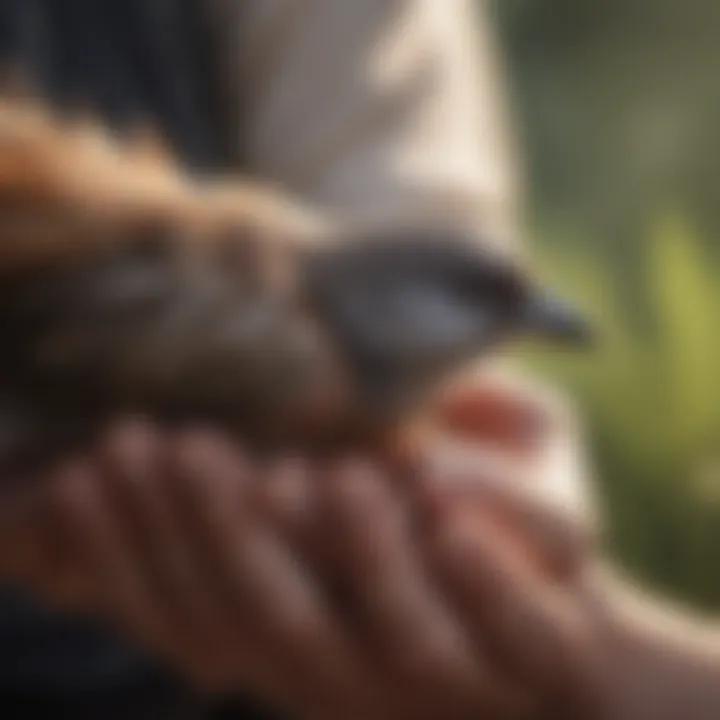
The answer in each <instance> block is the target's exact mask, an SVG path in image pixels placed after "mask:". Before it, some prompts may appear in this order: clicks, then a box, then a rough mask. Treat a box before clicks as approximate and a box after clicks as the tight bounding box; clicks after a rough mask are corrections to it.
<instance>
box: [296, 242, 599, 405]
mask: <svg viewBox="0 0 720 720" xmlns="http://www.w3.org/2000/svg"><path fill="white" fill-rule="evenodd" d="M306 274H307V280H308V286H309V290H310V294H311V299H312V302H313V303H314V306H315V311H316V312H317V313H318V314H319V316H320V317H321V318H322V319H323V320H324V322H325V324H326V327H327V328H328V329H329V331H330V333H331V334H332V335H333V336H334V339H335V341H336V344H337V346H338V347H340V348H341V349H342V351H343V352H344V355H345V357H344V359H345V361H346V363H347V364H348V366H349V367H350V368H351V369H352V371H353V373H354V378H355V381H356V383H357V385H358V387H359V390H360V394H361V397H362V398H363V399H364V400H365V401H366V402H367V403H369V404H370V405H371V406H372V408H373V409H374V410H376V411H377V410H380V411H383V412H388V413H397V412H398V411H400V410H401V409H402V408H404V407H407V406H408V405H411V406H412V405H414V404H417V403H418V402H419V401H420V400H421V399H422V398H424V397H425V396H426V395H427V394H428V393H429V392H431V391H432V390H433V389H435V388H436V387H438V385H439V384H441V383H442V381H443V380H445V379H448V378H449V377H450V376H452V375H454V374H455V373H456V372H457V371H458V370H459V369H461V368H462V367H463V366H464V365H467V364H470V363H473V362H475V361H476V360H477V359H479V358H481V357H484V356H485V355H487V354H488V353H491V352H492V351H494V350H496V349H497V348H499V347H501V346H503V345H504V344H505V343H507V342H508V341H510V340H513V339H533V338H535V339H539V340H541V341H549V342H552V343H558V344H563V345H567V346H581V345H584V344H585V343H586V342H587V341H588V340H589V339H590V337H591V333H590V328H589V325H588V324H587V323H586V322H585V320H584V319H583V318H582V317H581V316H580V315H579V314H578V313H577V312H576V311H575V310H574V309H573V308H572V307H571V306H570V305H568V304H567V303H565V302H563V301H562V300H560V299H559V298H556V297H554V296H553V295H552V294H551V293H549V292H548V291H547V290H546V289H545V288H543V287H542V286H541V285H540V284H539V283H538V282H537V281H536V280H535V279H533V278H532V276H531V274H530V273H528V272H527V271H526V270H525V268H523V267H522V265H521V264H520V263H519V262H518V261H517V260H516V259H515V258H512V257H510V256H509V255H507V254H503V253H501V252H498V251H497V250H493V249H491V248H490V246H489V245H484V244H482V243H479V242H478V241H477V240H474V239H470V238H469V237H468V236H467V235H465V234H463V233H462V232H460V231H456V230H447V229H445V230H435V231H428V230H425V231H422V232H416V231H413V230H400V231H398V230H391V231H386V232H385V233H373V234H371V236H369V237H368V236H355V237H351V238H348V239H345V240H344V241H343V242H340V243H333V244H332V245H330V246H329V247H324V248H322V249H320V250H317V251H315V252H311V253H310V254H309V256H308V257H307V265H306Z"/></svg>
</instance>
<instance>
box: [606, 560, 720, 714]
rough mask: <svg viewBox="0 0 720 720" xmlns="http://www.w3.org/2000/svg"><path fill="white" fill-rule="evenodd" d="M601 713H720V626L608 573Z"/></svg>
mask: <svg viewBox="0 0 720 720" xmlns="http://www.w3.org/2000/svg"><path fill="white" fill-rule="evenodd" d="M602 582H603V585H604V591H603V600H602V604H603V608H602V610H601V612H600V616H601V617H602V618H603V619H602V621H601V623H600V628H599V630H600V632H601V634H602V638H603V647H604V649H605V653H604V657H603V659H602V661H601V666H602V677H603V682H602V688H603V691H602V693H601V694H602V695H603V700H602V703H603V705H604V707H603V709H602V712H601V717H600V720H647V719H649V718H652V719H653V720H715V719H716V718H718V717H720V627H719V626H718V625H717V624H714V623H712V622H710V621H706V620H703V619H700V618H699V617H693V616H692V615H691V614H690V613H687V612H685V611H682V610H680V609H678V608H675V607H671V606H670V605H668V604H663V603H661V602H658V601H656V600H654V599H651V598H650V597H647V596H644V595H642V594H641V593H640V592H638V591H636V590H634V589H633V588H632V586H631V585H630V584H629V583H626V582H624V581H622V580H620V579H618V578H617V577H616V576H614V575H613V576H609V574H605V575H604V577H603V581H602Z"/></svg>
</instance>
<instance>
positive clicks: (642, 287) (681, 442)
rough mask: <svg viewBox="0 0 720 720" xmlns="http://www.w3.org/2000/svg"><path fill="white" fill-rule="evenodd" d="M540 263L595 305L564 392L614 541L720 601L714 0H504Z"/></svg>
mask: <svg viewBox="0 0 720 720" xmlns="http://www.w3.org/2000/svg"><path fill="white" fill-rule="evenodd" d="M492 11H493V13H494V15H495V18H496V22H497V24H498V26H499V28H500V31H501V35H502V38H503V39H504V51H505V54H506V60H507V62H508V66H509V74H510V87H511V91H512V93H513V95H514V97H513V100H514V104H515V111H516V113H517V114H518V115H519V122H520V130H521V133H522V142H523V145H524V148H523V149H524V151H525V156H526V159H527V163H528V170H529V173H530V180H531V182H530V189H531V194H532V197H531V206H530V214H529V225H530V227H529V234H530V236H531V238H532V240H533V243H534V244H533V249H534V252H535V254H536V255H537V259H538V262H539V263H540V265H541V267H542V268H543V271H544V272H545V273H546V274H547V275H548V276H549V277H550V278H551V279H553V280H554V281H555V282H556V283H558V284H559V285H560V286H562V287H564V288H565V290H566V292H569V293H570V294H571V296H572V297H575V298H577V299H578V301H579V302H580V303H581V305H584V307H585V308H586V309H587V310H588V312H589V313H590V314H591V316H593V317H595V318H596V320H597V322H598V323H599V325H600V328H601V333H602V336H603V337H602V345H601V346H600V347H599V348H598V349H597V350H596V351H594V352H592V353H590V354H589V355H588V356H587V357H582V358H581V357H572V358H571V357H558V356H557V354H553V355H552V356H550V355H548V356H547V357H544V356H537V357H531V358H530V359H529V360H530V362H532V363H533V364H535V365H536V366H538V367H540V368H541V370H542V371H543V372H545V373H547V374H548V375H550V376H551V377H553V378H555V379H557V380H558V381H559V382H560V383H562V384H565V385H566V386H568V387H569V388H571V390H572V391H573V392H574V394H575V396H576V398H577V399H578V401H579V403H580V405H581V408H582V410H583V412H584V414H585V417H586V419H587V422H588V424H589V426H590V428H591V430H592V437H593V438H594V443H595V448H594V450H595V458H596V466H597V469H598V478H599V481H600V483H601V489H602V497H603V500H604V503H605V510H606V511H607V519H608V543H609V547H610V550H611V552H612V553H613V554H614V556H615V557H616V558H617V559H619V561H620V562H621V563H622V564H623V565H624V566H625V568H627V569H629V570H631V571H632V572H633V573H634V574H635V575H636V576H639V577H640V578H641V579H642V581H643V582H644V583H645V584H649V585H650V586H652V587H655V588H658V589H662V590H664V591H666V592H670V593H672V594H673V595H674V596H675V597H677V598H680V599H687V600H691V601H693V602H695V603H697V604H700V605H703V606H707V607H710V608H714V609H718V608H720V378H719V377H718V376H719V375H720V282H719V281H720V82H718V74H720V3H718V2H717V1H716V0H683V1H682V2H680V0H602V2H599V1H598V0H553V1H552V2H550V1H549V0H496V1H495V2H494V3H493V4H492Z"/></svg>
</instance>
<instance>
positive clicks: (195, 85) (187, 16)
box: [0, 0, 263, 720]
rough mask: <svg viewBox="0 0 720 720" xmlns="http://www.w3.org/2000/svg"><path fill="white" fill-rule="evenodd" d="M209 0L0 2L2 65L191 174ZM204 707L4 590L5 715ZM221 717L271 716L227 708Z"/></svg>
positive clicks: (213, 148)
mask: <svg viewBox="0 0 720 720" xmlns="http://www.w3.org/2000/svg"><path fill="white" fill-rule="evenodd" d="M203 1H204V0H0V65H1V66H2V67H10V68H19V69H20V70H22V72H23V73H24V74H26V75H28V76H29V77H30V79H31V80H32V82H33V83H34V84H35V86H36V87H37V88H39V89H40V90H41V91H42V92H43V93H44V94H45V96H46V97H47V98H48V99H50V100H51V101H52V102H54V103H55V104H56V105H57V106H58V108H72V107H73V106H76V107H77V106H81V107H92V108H94V110H95V111H96V112H99V114H100V115H101V116H102V117H103V118H104V120H105V121H106V122H107V123H109V124H111V125H112V126H113V127H115V128H117V129H118V130H122V129H124V128H128V127H130V126H131V125H132V123H133V121H135V120H137V119H150V120H152V121H153V122H154V123H155V124H156V125H157V126H158V127H159V128H160V129H162V131H163V132H164V133H165V134H166V136H167V137H168V138H169V139H170V140H171V142H172V143H173V144H174V146H175V150H176V151H177V153H178V154H179V155H180V156H181V157H182V158H183V159H184V160H185V162H186V163H187V165H188V166H189V167H191V168H193V169H195V170H198V171H201V170H210V169H214V168H220V167H223V166H225V165H226V164H227V161H228V159H229V153H228V149H227V146H226V142H225V138H226V137H227V134H228V128H227V127H226V124H227V123H226V120H227V117H228V114H227V112H226V108H224V107H223V97H224V95H223V93H222V91H221V90H222V88H221V86H220V83H221V82H222V78H223V75H222V73H221V72H220V69H219V66H216V65H215V63H216V62H217V60H216V58H215V56H214V53H215V43H214V42H213V37H212V34H211V28H210V25H209V23H208V20H207V18H206V17H205V13H204V12H203ZM208 712H209V710H208V708H205V707H203V704H202V703H199V701H198V699H197V698H194V697H192V696H191V694H190V693H188V691H187V690H186V689H185V688H183V687H182V686H180V684H179V683H177V682H175V681H174V680H173V679H172V678H171V677H169V676H168V675H167V673H165V672H164V671H163V670H162V669H161V668H158V667H156V666H155V665H154V664H153V663H152V662H150V661H149V660H148V659H147V658H144V657H142V656H141V655H140V654H138V653H136V652H134V651H133V650H132V649H131V648H128V647H126V646H125V645H124V644H123V643H122V642H120V641H119V640H117V639H115V638H112V637H111V636H109V635H107V634H106V633H104V632H102V631H101V630H100V629H98V628H95V627H92V626H90V625H89V624H88V623H87V622H84V621H81V620H71V619H68V618H64V617H56V616H54V615H51V614H48V613H46V612H43V611H41V610H40V609H39V608H37V607H34V606H33V605H32V604H31V603H29V602H28V601H27V600H26V599H24V598H22V597H19V596H17V595H13V594H12V593H10V592H9V591H7V592H4V593H3V592H0V717H2V718H3V720H9V719H10V718H25V717H31V716H34V717H38V718H43V717H53V718H57V717H68V718H73V719H80V720H82V719H84V718H103V719H108V720H130V718H133V719H136V718H137V719H139V720H142V719H143V718H153V720H165V718H168V719H169V718H173V720H184V719H185V718H193V720H195V719H196V718H201V717H203V718H205V717H208V714H207V713H208ZM222 712H223V717H225V718H231V717H232V718H245V719H247V720H250V719H251V718H261V717H263V716H262V715H260V714H259V713H257V712H256V711H254V710H251V709H250V708H249V706H247V705H245V704H243V703H242V702H238V703H229V704H228V706H227V708H224V709H223V710H222Z"/></svg>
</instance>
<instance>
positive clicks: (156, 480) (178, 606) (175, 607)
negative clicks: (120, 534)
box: [99, 420, 217, 638]
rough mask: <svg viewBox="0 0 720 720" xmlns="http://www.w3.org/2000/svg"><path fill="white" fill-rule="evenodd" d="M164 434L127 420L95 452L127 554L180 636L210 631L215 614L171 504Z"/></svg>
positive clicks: (138, 421)
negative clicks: (97, 455)
mask: <svg viewBox="0 0 720 720" xmlns="http://www.w3.org/2000/svg"><path fill="white" fill-rule="evenodd" d="M166 442H167V441H166V438H164V437H163V436H162V434H161V433H160V432H159V431H158V430H156V429H155V428H153V427H152V426H151V425H150V424H148V423H146V422H143V421H141V420H133V421H129V422H126V423H124V424H123V425H121V426H119V427H117V428H115V429H114V430H113V432H111V433H110V434H109V435H108V436H107V437H106V438H105V440H104V442H103V443H102V445H101V448H100V451H99V456H100V460H101V463H102V467H103V479H104V481H105V492H106V495H107V497H108V501H109V502H111V503H112V506H113V508H114V511H115V514H116V521H117V522H118V523H122V524H123V525H124V527H125V535H126V537H127V538H128V543H129V547H128V552H131V553H132V554H133V557H134V558H135V561H136V563H137V567H138V572H142V573H143V574H144V577H145V582H146V584H147V586H148V588H149V591H150V592H152V593H153V596H154V598H155V602H156V604H158V605H159V606H161V607H163V609H164V612H165V613H166V615H167V618H168V621H169V622H170V623H173V624H175V625H176V626H177V627H180V628H182V629H183V633H184V634H185V637H190V636H195V637H198V638H199V637H202V636H203V635H206V634H208V633H210V632H211V631H212V628H211V627H209V624H212V623H214V621H215V619H216V617H217V612H216V611H217V608H216V607H215V604H214V602H213V598H212V597H211V596H210V594H209V593H208V592H207V589H206V584H205V582H204V577H203V572H202V565H201V564H200V563H199V562H198V560H197V558H196V557H195V556H194V554H193V552H192V538H190V537H188V535H187V534H186V533H185V532H184V529H183V528H182V525H181V523H180V522H179V519H178V518H177V516H176V513H175V508H174V507H173V504H172V502H171V492H170V488H169V487H168V482H167V477H166V469H165V467H164V466H163V450H164V446H165V444H166Z"/></svg>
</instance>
